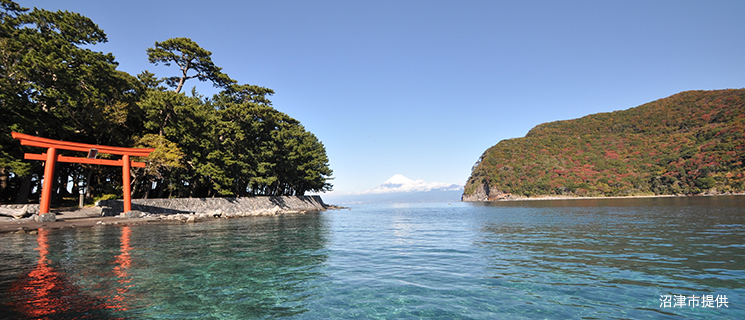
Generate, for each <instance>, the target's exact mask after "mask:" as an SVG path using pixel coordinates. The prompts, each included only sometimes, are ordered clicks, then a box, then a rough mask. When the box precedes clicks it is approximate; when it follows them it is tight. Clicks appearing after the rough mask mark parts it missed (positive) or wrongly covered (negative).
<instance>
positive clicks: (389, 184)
mask: <svg viewBox="0 0 745 320" xmlns="http://www.w3.org/2000/svg"><path fill="white" fill-rule="evenodd" d="M462 194H463V186H461V185H457V184H448V183H442V182H425V181H424V180H411V179H409V178H407V177H405V176H403V175H400V174H396V175H394V176H393V177H391V178H390V179H388V180H386V181H385V182H383V183H382V184H380V185H379V186H377V187H375V188H373V189H371V190H367V191H364V192H359V193H356V194H341V195H337V194H333V193H332V194H327V195H322V197H323V199H324V202H326V203H332V204H339V205H343V204H354V203H411V202H448V201H451V202H452V201H460V198H461V195H462Z"/></svg>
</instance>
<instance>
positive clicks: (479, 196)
mask: <svg viewBox="0 0 745 320" xmlns="http://www.w3.org/2000/svg"><path fill="white" fill-rule="evenodd" d="M489 191H490V190H488V188H484V187H483V185H481V186H480V188H477V189H476V191H475V192H474V193H473V194H470V195H466V194H463V196H462V197H461V201H463V202H503V201H546V200H590V199H642V198H686V197H716V196H741V195H745V193H719V192H707V193H702V194H696V195H685V194H670V195H666V194H661V195H637V196H595V197H581V196H558V195H546V196H536V197H525V196H517V195H513V194H509V193H503V192H497V193H496V194H495V193H494V192H493V191H492V192H491V193H490V192H489Z"/></svg>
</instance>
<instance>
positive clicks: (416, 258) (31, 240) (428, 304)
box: [0, 196, 745, 319]
mask: <svg viewBox="0 0 745 320" xmlns="http://www.w3.org/2000/svg"><path fill="white" fill-rule="evenodd" d="M666 295H670V296H673V295H685V296H686V297H690V296H697V297H700V296H702V295H712V296H713V297H714V298H716V297H717V296H720V297H722V296H726V298H727V300H726V302H727V304H722V305H720V306H719V307H718V308H717V303H714V304H713V306H714V308H702V307H701V305H699V306H696V307H689V306H685V307H665V306H664V304H663V302H662V301H661V299H664V297H662V296H666ZM687 300H688V299H687ZM719 302H723V300H721V299H720V300H719ZM661 304H663V306H662V307H661ZM673 304H674V301H673ZM744 305H745V197H742V196H739V197H738V196H735V197H701V198H665V199H624V200H564V201H539V202H512V203H497V204H469V203H452V204H448V203H439V204H395V205H360V206H354V207H352V208H351V210H340V211H328V212H322V213H317V214H307V215H298V216H278V217H260V218H246V219H230V220H217V221H212V222H205V223H197V224H180V225H171V224H169V225H137V226H123V227H120V226H103V227H95V228H81V229H69V230H42V231H40V232H39V234H38V235H28V234H3V235H0V318H20V319H265V318H291V319H294V318H297V319H328V318H337V319H351V318H365V319H366V318H375V319H377V318H381V319H404V318H440V319H570V318H571V319H745V308H743V306H744Z"/></svg>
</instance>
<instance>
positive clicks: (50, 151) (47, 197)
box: [11, 132, 155, 214]
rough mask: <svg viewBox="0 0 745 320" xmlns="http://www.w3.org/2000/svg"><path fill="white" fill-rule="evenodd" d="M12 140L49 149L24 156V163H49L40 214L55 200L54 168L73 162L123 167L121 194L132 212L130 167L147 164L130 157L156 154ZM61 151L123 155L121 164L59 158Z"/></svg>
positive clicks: (30, 139) (31, 138) (23, 136)
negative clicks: (134, 160) (28, 161)
mask: <svg viewBox="0 0 745 320" xmlns="http://www.w3.org/2000/svg"><path fill="white" fill-rule="evenodd" d="M11 135H12V136H13V139H18V140H20V141H21V145H24V146H31V147H41V148H47V153H42V154H34V153H26V154H24V155H23V158H24V159H27V160H43V161H46V162H45V164H44V181H43V183H42V188H41V200H40V201H39V214H42V213H48V212H49V205H50V203H51V199H52V185H53V184H54V167H55V165H56V164H57V162H71V163H87V164H98V165H106V166H120V167H122V193H123V195H124V212H127V211H131V210H132V187H131V186H130V183H131V182H130V177H129V170H130V168H131V167H140V168H144V167H145V163H143V162H132V161H130V159H129V157H130V156H137V157H147V156H148V155H150V153H151V152H153V151H155V149H153V148H122V147H111V146H103V145H95V144H85V143H77V142H68V141H61V140H53V139H47V138H41V137H37V136H32V135H28V134H23V133H18V132H12V133H11ZM58 150H70V151H84V152H89V153H90V151H93V150H95V151H96V152H97V153H108V154H115V155H121V156H122V159H121V160H108V159H95V158H78V157H67V156H60V155H58Z"/></svg>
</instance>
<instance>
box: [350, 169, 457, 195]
mask: <svg viewBox="0 0 745 320" xmlns="http://www.w3.org/2000/svg"><path fill="white" fill-rule="evenodd" d="M462 189H463V187H461V186H459V185H457V184H449V183H444V182H425V181H424V180H411V179H409V178H407V177H405V176H403V175H401V174H395V175H393V176H392V177H391V178H390V179H388V180H386V181H385V182H383V184H381V185H379V186H377V187H375V188H374V189H372V190H368V191H364V192H361V194H380V193H396V192H429V191H437V190H439V191H451V190H462Z"/></svg>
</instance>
